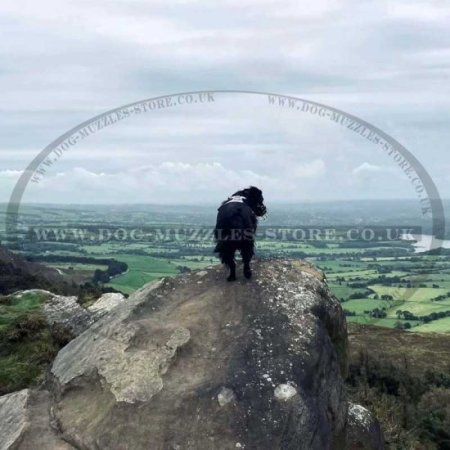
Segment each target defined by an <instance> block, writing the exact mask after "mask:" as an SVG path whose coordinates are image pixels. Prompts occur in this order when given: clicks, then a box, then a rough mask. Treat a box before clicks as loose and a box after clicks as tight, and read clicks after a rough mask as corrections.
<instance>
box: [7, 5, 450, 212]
mask: <svg viewBox="0 0 450 450" xmlns="http://www.w3.org/2000/svg"><path fill="white" fill-rule="evenodd" d="M449 24H450V2H449V1H447V0H430V1H420V0H414V1H411V0H405V1H403V0H392V1H374V0H370V1H364V0H355V1H338V0H336V1H335V0H315V1H313V2H306V1H302V2H300V1H292V2H286V1H279V0H273V1H272V0H258V1H246V0H239V1H238V0H230V1H214V2H206V1H203V2H201V1H171V2H167V1H166V0H165V1H152V0H150V1H134V0H124V1H114V0H112V1H111V0H109V1H98V0H97V1H94V2H92V1H68V0H58V1H46V0H41V1H35V0H34V1H32V0H30V1H22V0H14V1H4V2H1V4H0V33H1V40H0V80H1V100H2V101H1V103H0V116H1V118H0V127H1V132H0V201H8V200H9V196H10V193H11V189H12V188H13V186H14V184H15V183H16V181H17V179H18V177H19V175H20V173H21V171H22V170H24V169H25V168H26V167H27V166H28V164H29V163H30V161H31V160H32V159H33V158H34V157H35V156H36V155H37V154H38V153H39V152H40V151H41V150H42V149H43V148H44V147H46V146H47V145H48V144H49V143H50V142H52V141H53V140H54V139H56V138H57V137H58V136H60V135H61V134H63V133H64V132H66V131H67V130H69V129H70V128H72V127H74V126H76V125H77V124H79V123H81V122H83V121H85V120H87V119H89V118H91V117H93V116H95V115H96V114H99V113H102V112H104V111H107V110H109V109H111V108H115V107H118V106H120V105H123V104H127V103H130V102H133V101H137V100H140V99H145V98H150V97H154V96H157V95H164V94H172V93H178V92H185V91H193V90H208V89H211V90H214V89H227V90H233V89H237V90H254V91H267V92H276V93H280V94H287V95H294V96H298V97H301V98H305V99H309V100H313V101H317V102H321V103H324V104H327V105H329V106H332V107H335V108H339V109H342V110H344V111H346V112H348V113H350V114H353V115H355V116H358V117H360V118H362V119H364V120H366V121H368V122H370V123H372V124H374V125H375V126H377V127H379V128H381V129H382V130H384V131H385V132H386V133H388V134H389V135H391V136H393V137H394V138H395V139H397V140H398V141H400V142H401V143H402V144H404V145H405V146H406V148H408V150H410V151H411V152H412V153H413V154H414V155H415V156H416V157H417V158H418V159H419V161H420V162H421V163H422V164H423V165H424V166H425V168H426V169H427V171H428V172H429V173H430V175H431V176H432V178H433V180H434V182H435V184H436V185H437V187H438V189H439V191H440V193H441V196H442V197H450V183H449V181H450V180H449V178H450V176H449V173H450V156H449V142H450V126H449V125H450V26H449ZM249 184H256V185H258V186H259V187H261V188H262V189H263V190H264V192H265V196H266V198H267V199H268V200H273V201H275V200H286V201H295V200H312V201H314V200H326V199H346V198H354V199H361V198H415V193H414V189H413V187H412V185H411V183H410V182H409V180H408V178H407V177H406V176H405V175H404V174H403V173H402V172H401V171H400V170H399V169H398V168H397V167H396V165H395V164H394V162H393V161H392V159H391V158H389V156H387V155H386V154H384V153H382V152H381V151H380V150H379V149H378V148H376V147H374V146H373V145H371V144H370V143H369V142H368V141H367V140H365V139H363V138H361V137H360V136H358V135H356V134H355V133H352V132H350V131H348V130H345V129H343V128H342V127H339V126H337V125H336V124H333V123H331V122H330V121H329V120H328V121H327V120H324V119H323V118H319V117H312V116H308V115H306V114H299V113H297V112H295V111H287V110H283V109H282V108H274V107H271V106H270V105H269V104H268V102H267V99H266V98H265V97H263V96H255V95H238V94H217V95H216V97H215V101H214V102H209V103H205V104H196V105H184V106H182V107H177V108H169V109H165V110H158V111H151V112H149V113H147V114H145V115H139V117H135V116H133V117H130V118H128V119H126V120H123V121H121V122H119V123H117V124H114V125H112V126H110V127H108V128H106V129H104V130H101V131H99V132H98V133H96V134H95V135H93V136H91V137H89V138H88V139H85V140H83V142H80V143H79V144H78V145H77V146H75V147H73V148H71V150H70V151H69V152H67V153H65V154H64V155H63V157H61V158H60V159H59V160H58V161H57V162H56V163H55V164H53V165H52V167H51V168H49V169H48V171H47V173H46V174H45V176H44V177H43V179H42V180H41V182H40V183H35V184H30V185H29V186H28V187H27V189H26V192H25V197H24V200H26V201H36V202H58V203H61V202H63V203H86V202H87V203H96V202H99V203H105V202H121V203H133V202H139V203H142V202H151V203H155V202H157V203H164V202H170V203H177V202H183V203H189V202H194V201H205V202H206V201H207V202H217V201H219V200H221V199H222V198H223V197H224V196H226V195H228V194H229V193H232V192H233V191H235V190H237V189H238V188H241V187H244V186H246V185H249Z"/></svg>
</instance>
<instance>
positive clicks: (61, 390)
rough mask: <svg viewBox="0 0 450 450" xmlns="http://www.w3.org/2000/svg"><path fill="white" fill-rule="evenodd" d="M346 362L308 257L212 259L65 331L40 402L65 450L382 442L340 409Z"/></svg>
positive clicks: (330, 301)
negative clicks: (216, 262) (244, 261)
mask: <svg viewBox="0 0 450 450" xmlns="http://www.w3.org/2000/svg"><path fill="white" fill-rule="evenodd" d="M346 367H347V331H346V322H345V317H344V314H343V312H342V309H341V306H340V304H339V302H338V301H337V300H336V299H335V298H334V297H333V296H331V294H330V293H329V291H328V288H327V286H326V284H325V283H324V280H323V275H322V273H321V272H319V271H318V270H317V269H315V268H314V266H312V265H310V264H308V263H305V262H302V261H265V262H257V263H255V270H254V278H253V279H252V280H251V281H247V280H241V281H239V282H236V283H227V282H226V281H225V280H224V273H223V270H222V269H221V268H218V267H213V268H209V269H207V270H203V271H201V272H194V273H191V274H188V275H184V276H182V277H178V278H175V279H163V280H161V281H157V282H154V283H151V284H148V285H146V286H144V287H143V288H141V289H140V290H138V291H136V292H135V293H134V294H133V295H131V296H130V297H129V298H128V299H127V300H126V301H119V302H118V304H117V305H116V306H115V307H112V308H111V309H110V311H109V312H108V313H106V314H105V315H104V316H103V317H101V318H100V319H99V320H97V321H96V322H95V323H93V324H92V325H91V326H90V327H89V328H88V329H86V330H85V331H84V332H83V333H82V334H80V335H79V336H78V337H77V338H75V339H74V340H73V341H71V342H70V343H69V344H68V345H67V346H66V347H64V348H63V349H62V350H61V351H60V352H59V354H58V356H57V358H56V359H55V361H54V364H53V367H52V369H51V377H50V378H51V379H50V380H49V383H48V384H49V389H50V390H51V393H52V401H51V408H47V407H45V406H44V407H43V409H44V410H45V412H46V411H47V410H51V412H52V416H51V417H52V418H51V423H53V428H54V430H55V433H56V435H57V438H58V439H62V440H63V441H64V442H66V443H67V444H68V445H70V446H72V447H73V448H76V449H86V450H87V449H95V450H97V449H108V450H109V449H111V450H114V449H117V450H119V449H120V450H122V449H130V450H140V449H142V450H144V449H145V450H148V449H152V450H153V449H155V450H159V449H161V450H166V449H180V450H181V449H183V450H184V449H195V450H198V449H205V450H206V449H207V450H214V449H221V450H226V449H236V448H245V449H260V450H265V449H270V450H274V449H318V450H319V449H320V450H326V449H330V450H331V449H351V448H359V447H355V446H354V445H356V444H358V443H360V442H363V445H369V446H368V447H361V448H368V449H371V448H373V449H382V448H383V443H382V442H383V441H382V438H381V433H380V431H379V429H378V430H377V429H376V426H372V425H370V426H371V427H372V428H371V429H370V430H369V428H370V427H369V425H368V422H367V420H368V419H367V416H366V415H363V414H362V413H361V414H357V413H358V411H359V412H360V410H357V407H356V409H355V407H354V406H352V407H351V408H350V414H349V406H348V403H347V400H346V397H345V392H344V384H343V378H344V377H345V374H346ZM0 400H1V399H0ZM44 403H45V402H44ZM352 411H353V412H352ZM0 414H1V413H0ZM371 420H372V419H371ZM359 421H362V422H364V423H362V422H361V423H360V422H359ZM373 423H376V422H375V421H373ZM366 425H367V426H366ZM32 429H33V428H32V427H31V426H30V427H29V432H26V431H25V432H23V431H22V434H23V437H22V439H23V442H27V441H26V440H27V439H28V442H32V439H33V435H32V433H31V431H30V430H32ZM361 434H363V435H364V436H362V435H361ZM30 439H31V440H30ZM36 439H37V438H36ZM355 443H356V444H355ZM55 445H56V444H55ZM358 445H359V444H358ZM5 448H11V447H5ZM17 448H28V447H20V446H18V447H17ZM36 448H37V447H36ZM46 448H48V449H49V450H52V449H53V448H55V449H56V448H59V447H57V446H55V447H46ZM67 448H71V447H67Z"/></svg>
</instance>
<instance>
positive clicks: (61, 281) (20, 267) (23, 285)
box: [0, 245, 73, 295]
mask: <svg viewBox="0 0 450 450" xmlns="http://www.w3.org/2000/svg"><path fill="white" fill-rule="evenodd" d="M25 289H47V290H50V291H52V292H55V293H67V292H68V291H70V290H73V287H72V286H71V283H69V281H68V280H67V279H66V278H65V277H64V276H63V275H61V274H60V273H59V272H58V271H57V270H56V269H53V268H50V267H46V266H44V265H42V264H38V263H34V262H30V261H27V260H26V259H25V258H24V257H23V256H21V255H18V254H16V253H13V252H12V251H10V250H8V249H7V248H6V247H4V246H2V245H0V294H3V295H5V294H10V293H13V292H15V291H18V290H25Z"/></svg>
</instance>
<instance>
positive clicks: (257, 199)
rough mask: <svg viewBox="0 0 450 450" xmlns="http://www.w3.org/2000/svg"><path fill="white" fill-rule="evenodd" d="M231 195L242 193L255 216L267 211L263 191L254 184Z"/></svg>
mask: <svg viewBox="0 0 450 450" xmlns="http://www.w3.org/2000/svg"><path fill="white" fill-rule="evenodd" d="M233 195H242V196H243V197H245V198H246V200H247V204H248V206H250V208H252V210H253V212H254V213H255V215H256V216H258V217H262V216H264V215H265V214H266V213H267V208H266V206H265V205H264V197H263V193H262V191H261V190H260V189H258V188H257V187H255V186H250V187H249V188H247V189H243V190H242V191H238V192H236V193H234V194H233Z"/></svg>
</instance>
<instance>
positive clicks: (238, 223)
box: [216, 202, 256, 239]
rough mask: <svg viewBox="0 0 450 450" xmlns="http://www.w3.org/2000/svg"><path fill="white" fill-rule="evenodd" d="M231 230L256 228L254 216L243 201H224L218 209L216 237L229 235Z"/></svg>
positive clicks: (221, 237)
mask: <svg viewBox="0 0 450 450" xmlns="http://www.w3.org/2000/svg"><path fill="white" fill-rule="evenodd" d="M232 230H253V231H254V230H256V216H255V214H254V213H253V211H252V209H251V208H250V207H249V206H248V205H246V204H245V203H240V202H229V203H224V204H223V205H222V206H221V207H220V208H219V210H218V213H217V222H216V238H218V239H223V238H224V237H225V236H230V234H231V233H232Z"/></svg>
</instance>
